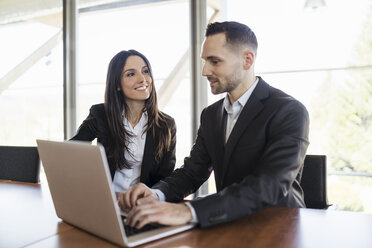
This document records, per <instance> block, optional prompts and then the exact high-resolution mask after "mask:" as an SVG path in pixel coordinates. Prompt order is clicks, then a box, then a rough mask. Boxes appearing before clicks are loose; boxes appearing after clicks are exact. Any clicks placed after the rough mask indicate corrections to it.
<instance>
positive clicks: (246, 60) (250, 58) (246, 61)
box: [243, 49, 255, 70]
mask: <svg viewBox="0 0 372 248" xmlns="http://www.w3.org/2000/svg"><path fill="white" fill-rule="evenodd" d="M254 60H255V54H254V52H253V51H252V50H250V49H249V50H248V49H247V50H244V52H243V68H244V70H249V69H250V68H251V66H252V65H253V63H254Z"/></svg>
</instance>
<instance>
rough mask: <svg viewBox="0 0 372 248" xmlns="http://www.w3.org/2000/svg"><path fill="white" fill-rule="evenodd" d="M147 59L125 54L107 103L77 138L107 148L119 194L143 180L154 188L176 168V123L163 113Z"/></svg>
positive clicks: (112, 67)
mask: <svg viewBox="0 0 372 248" xmlns="http://www.w3.org/2000/svg"><path fill="white" fill-rule="evenodd" d="M152 82H153V76H152V72H151V66H150V63H149V61H148V60H147V58H146V57H145V56H144V55H143V54H141V53H139V52H137V51H135V50H129V51H121V52H119V53H118V54H116V55H115V56H114V57H113V58H112V60H111V62H110V64H109V67H108V72H107V80H106V91H105V103H104V104H96V105H93V106H92V107H91V109H90V113H89V115H88V117H87V118H86V119H85V120H84V121H83V123H82V124H81V126H80V127H79V130H78V131H77V134H76V135H75V136H74V137H73V138H72V140H83V141H92V140H94V139H96V138H97V141H98V142H99V143H101V144H102V145H103V146H104V147H105V151H106V155H107V158H108V162H109V167H110V172H111V176H112V178H113V184H114V188H115V191H117V192H122V191H126V190H127V189H128V188H129V187H131V186H132V185H134V184H136V183H138V182H143V183H145V184H146V185H148V186H152V185H153V184H155V183H156V182H158V181H159V180H161V179H163V178H164V177H166V176H168V175H169V174H170V173H171V172H172V171H173V169H174V166H175V161H176V158H175V145H176V136H175V135H176V126H175V122H174V119H173V118H172V117H170V116H168V115H166V114H164V113H162V112H160V111H159V110H158V107H157V96H156V91H155V88H154V87H152Z"/></svg>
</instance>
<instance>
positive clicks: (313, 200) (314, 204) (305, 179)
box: [301, 155, 331, 209]
mask: <svg viewBox="0 0 372 248" xmlns="http://www.w3.org/2000/svg"><path fill="white" fill-rule="evenodd" d="M326 160H327V157H326V156H325V155H306V157H305V161H304V167H303V170H302V178H301V187H302V189H303V191H304V197H305V204H306V207H307V208H316V209H328V207H329V206H331V205H330V204H328V199H327V163H326Z"/></svg>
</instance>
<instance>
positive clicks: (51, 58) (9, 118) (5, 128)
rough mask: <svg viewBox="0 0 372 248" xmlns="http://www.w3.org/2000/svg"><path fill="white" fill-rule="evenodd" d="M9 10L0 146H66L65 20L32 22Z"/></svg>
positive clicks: (0, 66)
mask: <svg viewBox="0 0 372 248" xmlns="http://www.w3.org/2000/svg"><path fill="white" fill-rule="evenodd" d="M10 5H11V4H10V2H9V12H7V14H9V16H12V17H13V18H12V19H11V20H10V19H9V17H7V16H0V20H1V24H0V37H1V39H0V54H1V56H0V115H1V120H0V130H1V131H0V145H24V146H29V145H31V146H35V145H36V142H35V139H36V138H43V139H54V140H62V139H63V100H62V98H63V90H62V83H63V76H62V70H63V65H62V31H61V25H62V19H61V15H60V14H55V13H51V14H50V15H49V16H48V18H46V19H37V18H36V17H35V18H34V19H32V20H31V19H27V18H25V17H24V16H22V14H23V13H25V11H22V10H21V9H20V10H19V13H13V12H17V8H12V7H11V6H10ZM40 12H42V10H40ZM2 13H4V14H5V12H2ZM43 14H44V16H45V11H44V12H43ZM37 15H38V11H37V10H35V13H34V16H37ZM14 16H17V17H19V19H14ZM24 18H25V19H24Z"/></svg>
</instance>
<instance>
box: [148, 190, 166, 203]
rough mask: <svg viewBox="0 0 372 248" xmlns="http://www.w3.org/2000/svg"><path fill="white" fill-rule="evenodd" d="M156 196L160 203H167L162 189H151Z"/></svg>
mask: <svg viewBox="0 0 372 248" xmlns="http://www.w3.org/2000/svg"><path fill="white" fill-rule="evenodd" d="M151 191H152V192H153V193H154V195H155V196H157V198H158V200H159V201H162V202H164V201H165V195H164V193H163V192H162V191H161V190H160V189H151Z"/></svg>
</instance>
